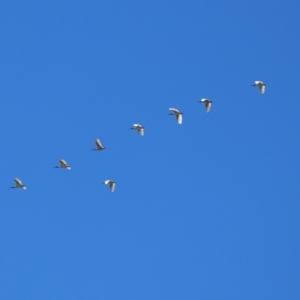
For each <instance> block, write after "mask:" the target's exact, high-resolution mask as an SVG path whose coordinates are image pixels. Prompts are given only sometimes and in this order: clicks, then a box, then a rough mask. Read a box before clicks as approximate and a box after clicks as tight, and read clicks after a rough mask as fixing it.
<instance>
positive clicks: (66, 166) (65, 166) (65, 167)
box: [54, 159, 71, 170]
mask: <svg viewBox="0 0 300 300" xmlns="http://www.w3.org/2000/svg"><path fill="white" fill-rule="evenodd" d="M59 162H60V165H59V166H56V167H54V168H61V169H68V170H71V167H70V166H69V165H68V164H67V162H66V161H65V160H64V159H60V160H59Z"/></svg>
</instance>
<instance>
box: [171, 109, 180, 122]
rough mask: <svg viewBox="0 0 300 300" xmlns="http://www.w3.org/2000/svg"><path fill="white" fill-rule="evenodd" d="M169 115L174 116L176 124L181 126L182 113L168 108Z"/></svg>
mask: <svg viewBox="0 0 300 300" xmlns="http://www.w3.org/2000/svg"><path fill="white" fill-rule="evenodd" d="M169 110H170V111H171V113H170V114H169V115H175V116H176V120H177V123H178V124H182V112H180V111H179V110H178V109H176V108H169Z"/></svg>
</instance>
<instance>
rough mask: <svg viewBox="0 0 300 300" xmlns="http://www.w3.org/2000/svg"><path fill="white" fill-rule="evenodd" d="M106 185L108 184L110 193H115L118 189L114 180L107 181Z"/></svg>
mask: <svg viewBox="0 0 300 300" xmlns="http://www.w3.org/2000/svg"><path fill="white" fill-rule="evenodd" d="M104 184H108V185H109V188H110V191H111V192H112V193H113V192H114V191H115V188H116V182H115V181H113V180H105V181H104Z"/></svg>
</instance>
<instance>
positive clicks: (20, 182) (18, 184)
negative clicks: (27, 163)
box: [11, 178, 26, 190]
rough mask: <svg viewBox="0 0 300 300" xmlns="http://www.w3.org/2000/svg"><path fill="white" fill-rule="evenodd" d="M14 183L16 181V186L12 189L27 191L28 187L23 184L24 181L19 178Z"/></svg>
mask: <svg viewBox="0 0 300 300" xmlns="http://www.w3.org/2000/svg"><path fill="white" fill-rule="evenodd" d="M14 181H15V183H16V185H15V186H12V187H11V189H17V188H20V189H23V190H26V186H25V185H24V184H23V183H22V181H21V180H20V179H19V178H15V179H14Z"/></svg>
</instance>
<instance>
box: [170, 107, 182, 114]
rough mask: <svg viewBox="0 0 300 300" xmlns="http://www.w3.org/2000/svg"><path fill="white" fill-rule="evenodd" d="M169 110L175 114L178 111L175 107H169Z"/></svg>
mask: <svg viewBox="0 0 300 300" xmlns="http://www.w3.org/2000/svg"><path fill="white" fill-rule="evenodd" d="M169 110H170V111H172V112H173V113H175V114H179V113H180V111H179V110H178V109H176V108H169Z"/></svg>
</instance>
